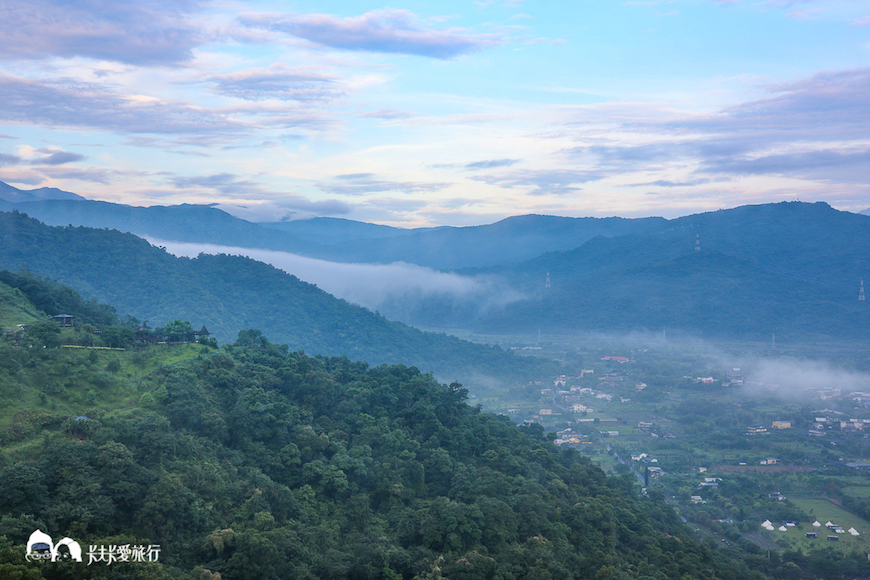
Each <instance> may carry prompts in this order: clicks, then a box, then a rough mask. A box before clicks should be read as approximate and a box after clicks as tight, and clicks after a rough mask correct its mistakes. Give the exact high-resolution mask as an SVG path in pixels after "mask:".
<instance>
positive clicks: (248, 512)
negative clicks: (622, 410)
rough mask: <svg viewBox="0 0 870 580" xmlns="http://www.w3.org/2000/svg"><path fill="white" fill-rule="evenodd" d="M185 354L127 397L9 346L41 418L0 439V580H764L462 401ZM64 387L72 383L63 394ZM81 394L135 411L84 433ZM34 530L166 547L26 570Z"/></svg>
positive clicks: (215, 355) (531, 434) (585, 467)
mask: <svg viewBox="0 0 870 580" xmlns="http://www.w3.org/2000/svg"><path fill="white" fill-rule="evenodd" d="M195 348H201V349H203V350H202V351H201V352H200V354H199V355H198V356H197V357H196V358H193V359H189V360H187V361H186V362H179V363H176V364H173V365H168V366H162V367H159V368H157V369H156V370H155V371H154V372H151V373H148V374H146V375H143V376H142V377H141V378H140V379H137V380H135V381H133V382H132V383H131V382H127V384H126V385H124V384H121V383H113V382H112V379H111V378H110V379H109V380H108V381H106V380H105V379H104V381H103V382H102V383H100V382H99V381H97V380H96V379H95V378H93V377H94V375H99V374H100V373H104V371H103V370H102V367H101V365H100V364H97V363H95V359H94V357H91V356H89V355H86V354H85V352H84V351H73V352H70V351H64V350H62V349H14V348H10V347H8V346H6V347H3V350H2V352H0V365H2V366H0V396H2V397H3V399H30V400H33V401H39V402H40V404H41V406H42V408H43V410H42V411H32V412H29V413H23V412H20V413H19V414H18V416H17V418H16V419H15V421H14V422H13V424H12V425H11V426H9V427H7V428H5V430H4V432H3V435H2V441H3V445H4V446H3V448H2V454H0V512H2V513H3V514H4V515H3V516H2V519H0V558H2V561H3V563H0V572H2V575H3V577H4V578H7V577H8V578H11V577H13V574H26V573H29V574H31V576H26V577H29V578H35V579H36V578H40V577H44V578H47V579H53V578H61V577H71V575H70V568H69V566H78V567H77V568H75V571H76V572H75V577H77V578H99V577H103V575H106V577H111V578H153V579H160V578H182V577H183V578H215V577H216V576H213V574H214V573H220V574H221V578H223V580H234V579H248V578H250V579H252V580H253V579H257V580H261V579H269V578H282V579H284V578H383V579H391V580H396V579H398V578H406V579H411V578H420V579H423V578H457V579H459V578H461V579H472V578H492V579H495V578H500V579H509V578H516V579H521V578H522V579H525V578H554V579H555V578H565V579H567V578H578V579H579V578H590V579H592V578H596V579H599V578H646V579H652V578H655V579H665V578H673V579H682V578H734V579H737V578H741V579H742V578H753V577H762V576H761V575H760V573H759V572H753V571H751V570H749V569H747V567H746V564H744V563H741V562H740V561H739V560H738V559H737V556H738V554H737V552H732V551H729V550H728V549H712V548H711V547H706V546H704V545H701V544H699V543H697V542H696V541H695V540H693V539H691V538H690V537H688V536H686V535H685V529H684V528H683V527H682V524H681V523H680V522H679V520H678V518H677V517H676V515H675V514H674V512H673V511H672V510H671V509H670V508H669V507H668V506H666V505H665V504H664V502H663V501H662V497H661V495H659V496H657V497H646V498H638V497H637V491H636V489H635V488H634V487H633V484H632V483H631V481H630V480H629V479H628V478H610V479H608V478H606V477H605V476H604V474H603V473H602V472H601V471H600V470H599V469H598V468H597V467H595V466H593V465H592V464H590V463H589V461H588V459H584V458H582V457H581V456H580V455H579V454H577V453H576V452H573V451H563V450H560V449H558V448H556V447H555V446H554V445H552V443H550V442H549V441H548V440H546V439H545V438H544V437H542V435H543V433H542V431H541V430H540V429H537V430H536V429H534V428H519V429H518V428H517V427H516V426H515V425H514V424H513V423H512V422H511V421H510V420H508V419H507V418H506V417H500V416H495V415H489V414H486V413H482V412H481V411H480V409H479V408H475V407H470V406H468V405H467V404H466V403H465V398H466V394H467V392H466V391H465V389H464V388H462V386H461V385H459V384H455V383H454V384H451V385H443V384H438V383H437V382H435V381H434V380H433V379H432V377H431V376H430V375H426V374H422V373H420V372H419V371H418V370H417V369H415V368H409V367H405V366H400V365H398V366H380V367H375V368H368V367H367V365H365V364H363V363H358V362H352V361H350V360H348V359H346V358H327V357H315V358H311V357H309V356H306V355H304V354H302V353H299V352H290V351H288V349H287V348H286V347H280V346H277V345H274V344H272V343H270V342H269V341H267V340H266V339H265V338H264V337H263V335H262V334H261V333H260V332H259V331H244V332H241V333H240V335H239V338H238V340H237V341H236V342H235V344H233V345H230V346H225V347H222V348H221V349H219V350H213V349H209V348H207V347H195ZM166 352H169V351H166ZM130 356H131V357H136V356H139V357H141V356H142V355H141V354H137V353H130ZM139 362H140V363H141V360H140V361H139ZM135 364H138V363H137V362H136V361H135V359H133V358H130V359H125V360H124V362H123V363H122V364H121V365H120V366H128V365H135ZM52 373H54V375H55V376H57V375H60V376H69V377H75V379H74V380H71V384H67V385H66V386H65V387H64V388H63V389H61V390H58V389H56V388H55V385H54V384H53V382H52V381H50V380H49V381H46V380H45V377H46V376H51V375H52ZM38 377H43V378H41V379H40V378H38ZM89 377H91V378H89ZM86 383H89V384H90V385H91V386H90V387H89V388H91V389H95V390H96V391H97V392H96V394H97V397H98V398H102V397H103V396H105V397H110V396H112V394H113V393H114V391H115V390H116V389H120V390H122V391H124V392H127V393H129V394H130V396H131V397H138V401H137V400H136V399H135V398H134V399H132V400H130V399H129V398H128V400H127V402H126V404H119V405H118V406H117V407H116V408H115V409H113V410H108V409H105V408H102V409H100V408H94V409H91V410H88V411H87V415H86V416H82V417H79V418H77V419H76V418H74V417H75V413H76V411H72V410H73V409H74V408H75V407H76V406H77V405H78V406H79V407H80V408H83V409H86V407H82V404H83V403H84V401H81V400H80V399H78V394H77V391H78V390H79V389H82V388H85V386H86V385H85V384H86ZM101 393H103V394H102V395H101ZM76 401H79V402H78V403H77V402H76ZM52 407H55V409H57V410H54V411H52V410H51V409H52ZM61 409H63V410H61ZM70 411H72V413H71V412H70ZM36 528H40V529H42V530H47V531H49V532H50V533H51V534H52V535H53V536H56V537H60V536H61V535H69V536H70V537H74V538H75V539H77V540H79V541H80V542H82V543H83V544H113V545H114V544H123V543H133V544H149V543H151V544H159V545H160V546H161V547H162V548H161V549H162V552H161V557H160V562H159V563H158V564H148V565H144V564H139V565H134V564H127V565H124V564H116V565H113V566H110V567H105V566H102V565H101V566H97V565H91V566H89V567H85V566H81V565H77V564H73V563H70V562H60V563H56V564H40V565H37V564H26V563H24V562H23V559H22V553H23V550H22V544H23V542H25V541H26V539H27V536H28V535H29V534H30V532H32V531H33V530H34V529H36ZM3 536H5V539H4V538H2V537H3ZM754 565H757V566H759V567H763V566H764V563H763V561H762V560H760V559H759V560H758V562H756V564H754ZM20 577H25V576H20Z"/></svg>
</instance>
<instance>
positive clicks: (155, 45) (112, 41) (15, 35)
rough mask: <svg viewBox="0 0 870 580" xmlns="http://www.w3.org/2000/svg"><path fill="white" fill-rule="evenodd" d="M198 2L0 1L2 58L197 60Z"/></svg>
mask: <svg viewBox="0 0 870 580" xmlns="http://www.w3.org/2000/svg"><path fill="white" fill-rule="evenodd" d="M199 4H200V2H197V1H195V0H180V1H177V2H176V1H169V0H146V1H143V2H111V1H108V2H107V1H102V0H77V1H76V2H68V1H65V0H33V1H29V2H27V3H22V2H14V1H6V2H0V60H2V59H21V58H25V59H40V58H45V57H47V56H59V57H65V58H69V57H75V56H83V57H89V58H93V59H98V60H108V61H116V62H123V63H128V64H135V65H174V64H178V63H182V62H186V61H189V60H191V59H192V58H193V49H194V47H196V46H197V45H198V44H199V42H200V38H199V37H200V31H199V30H198V29H197V27H196V26H194V25H193V24H191V23H190V22H189V21H188V19H187V14H188V13H189V12H190V11H192V10H194V9H196V8H197V7H198V5H199Z"/></svg>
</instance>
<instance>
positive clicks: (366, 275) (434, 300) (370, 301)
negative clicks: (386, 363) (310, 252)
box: [147, 238, 523, 328]
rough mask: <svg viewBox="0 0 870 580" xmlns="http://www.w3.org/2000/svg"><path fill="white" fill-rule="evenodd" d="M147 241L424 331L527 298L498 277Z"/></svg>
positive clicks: (415, 266)
mask: <svg viewBox="0 0 870 580" xmlns="http://www.w3.org/2000/svg"><path fill="white" fill-rule="evenodd" d="M147 239H148V241H149V242H150V243H151V244H153V245H155V246H159V247H163V248H165V249H166V251H168V252H169V253H171V254H173V255H175V256H184V257H189V258H195V257H196V256H198V255H199V254H228V255H235V256H244V257H248V258H251V259H253V260H258V261H260V262H265V263H267V264H270V265H272V266H274V267H276V268H278V269H280V270H283V271H285V272H287V273H288V274H292V275H293V276H296V277H297V278H299V279H300V280H303V281H305V282H308V283H310V284H314V285H316V286H317V287H319V288H320V289H322V290H324V291H326V292H328V293H329V294H332V295H333V296H336V297H338V298H342V299H344V300H346V301H348V302H350V303H352V304H358V305H360V306H364V307H365V308H368V309H369V310H372V311H377V312H380V313H381V314H383V315H384V316H386V317H387V318H389V319H391V320H399V321H401V322H405V323H406V324H411V325H413V326H418V327H424V328H427V327H432V326H437V323H436V324H435V325H433V320H434V321H438V320H441V321H444V322H448V321H455V320H465V321H468V320H470V319H473V318H475V317H477V316H479V315H481V314H486V313H489V312H492V311H494V310H498V309H500V308H503V307H504V306H506V305H507V304H510V303H512V302H515V301H517V300H521V299H522V298H523V294H522V293H520V292H518V291H516V290H513V289H512V288H510V287H509V286H508V284H507V283H506V282H505V281H503V280H502V279H501V278H498V277H495V276H475V277H470V276H462V275H459V274H454V273H448V272H440V271H438V270H434V269H432V268H427V267H423V266H418V265H416V264H408V263H405V262H394V263H391V264H353V263H343V262H330V261H327V260H319V259H316V258H308V257H304V256H300V255H297V254H292V253H289V252H281V251H274V250H264V249H256V248H241V247H232V246H220V245H215V244H195V243H188V242H174V241H166V240H159V239H155V238H147ZM433 312H434V313H437V314H434V315H433Z"/></svg>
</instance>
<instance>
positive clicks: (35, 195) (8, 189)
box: [0, 181, 85, 202]
mask: <svg viewBox="0 0 870 580" xmlns="http://www.w3.org/2000/svg"><path fill="white" fill-rule="evenodd" d="M0 199H2V200H5V201H9V202H20V201H41V200H46V199H76V200H84V199H85V198H83V197H82V196H80V195H77V194H75V193H70V192H68V191H63V190H61V189H56V188H54V187H40V188H39V189H30V190H26V189H18V188H17V187H13V186H11V185H9V184H7V183H3V182H2V181H0Z"/></svg>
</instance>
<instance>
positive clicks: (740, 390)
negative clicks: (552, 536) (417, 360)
mask: <svg viewBox="0 0 870 580" xmlns="http://www.w3.org/2000/svg"><path fill="white" fill-rule="evenodd" d="M626 354H628V355H629V356H622V353H617V354H613V353H606V352H600V353H599V355H600V356H596V357H595V358H594V359H592V358H591V357H590V358H586V359H584V361H585V364H584V365H583V367H582V370H580V371H579V372H576V373H575V374H572V375H560V376H553V377H549V378H547V379H542V380H540V381H532V382H530V383H529V384H527V385H524V387H523V393H524V394H525V395H526V397H527V399H526V400H522V401H519V400H516V401H512V402H511V404H508V405H505V406H504V407H503V409H502V410H501V412H503V413H505V414H507V415H508V416H510V417H512V418H513V419H514V420H515V421H516V422H517V423H524V424H533V423H538V424H540V425H541V426H543V428H544V432H545V433H547V434H548V435H547V436H548V438H550V439H551V440H552V442H553V444H554V445H557V446H559V447H562V448H564V449H576V450H577V451H578V452H579V453H582V454H584V455H586V456H588V457H589V458H590V459H591V460H592V461H593V462H595V463H597V464H598V465H599V466H600V467H601V468H602V469H604V470H605V471H606V472H608V473H611V474H614V475H625V476H628V477H631V478H632V480H633V481H634V482H635V484H636V485H637V487H638V489H639V491H641V492H642V493H660V494H662V495H663V497H664V498H665V499H666V501H668V503H670V504H671V505H672V506H674V507H675V509H677V510H678V512H679V513H680V514H681V517H683V518H684V519H685V521H687V523H690V525H694V526H697V528H698V530H699V533H708V534H710V533H712V534H714V535H717V536H721V538H720V539H721V540H722V541H726V542H727V541H735V540H736V539H737V537H738V536H740V537H742V538H745V539H748V540H750V541H751V542H753V543H755V544H756V545H758V546H761V547H766V548H769V549H776V550H784V549H804V548H807V549H808V547H811V546H812V545H815V544H813V542H819V541H821V542H824V543H828V542H830V543H834V542H836V543H837V545H840V546H844V547H849V548H850V549H851V548H854V549H860V550H867V551H868V553H870V542H868V540H867V538H866V535H867V534H868V533H870V522H868V519H870V509H867V508H870V501H867V500H865V498H870V482H868V481H867V480H866V474H867V473H870V471H868V470H870V440H868V437H870V392H868V391H870V389H865V390H855V389H851V388H848V387H846V386H842V385H826V386H824V388H816V389H806V388H804V389H794V388H792V387H791V386H790V385H788V384H787V383H786V384H783V383H778V384H774V383H761V382H754V381H753V379H754V377H753V375H752V373H751V371H749V370H743V369H741V368H738V367H735V366H731V367H727V368H719V369H716V368H711V367H710V366H709V365H704V364H698V363H697V362H696V363H695V364H697V366H698V367H699V369H700V370H701V371H702V372H697V371H696V372H685V371H686V370H688V369H686V368H685V367H686V365H679V364H674V365H672V366H673V367H674V370H675V371H677V370H679V371H682V372H680V373H679V374H676V373H674V374H673V375H672V376H670V377H667V379H668V380H662V376H661V373H658V376H657V375H656V373H654V372H651V370H650V369H652V368H653V365H652V364H650V363H649V362H647V361H644V360H643V359H644V358H645V355H646V353H644V352H631V353H626ZM659 361H660V359H659ZM797 391H799V392H797ZM850 510H851V511H850ZM864 510H866V511H864ZM735 534H736V535H735ZM729 538H730V539H729Z"/></svg>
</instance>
